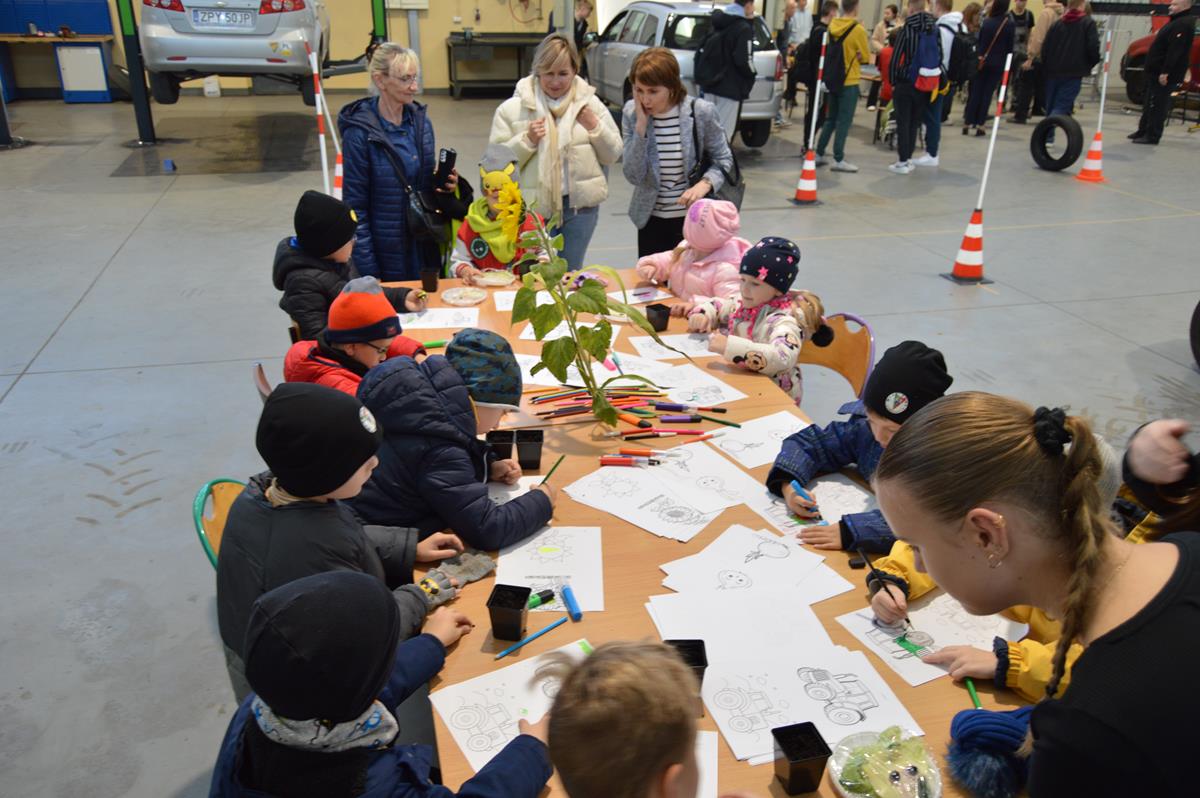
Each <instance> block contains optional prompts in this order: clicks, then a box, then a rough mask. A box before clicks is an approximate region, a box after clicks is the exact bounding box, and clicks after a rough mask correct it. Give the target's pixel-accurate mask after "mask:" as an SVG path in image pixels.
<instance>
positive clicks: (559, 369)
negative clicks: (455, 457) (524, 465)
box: [502, 209, 672, 426]
mask: <svg viewBox="0 0 1200 798" xmlns="http://www.w3.org/2000/svg"><path fill="white" fill-rule="evenodd" d="M502 213H503V211H502ZM525 213H527V211H526V210H524V209H522V210H521V212H520V216H519V217H518V219H517V221H516V223H515V224H516V226H517V229H519V228H520V225H521V222H522V221H523V220H524V214H525ZM531 215H532V217H533V220H534V223H535V224H536V229H534V230H529V231H526V232H525V233H522V234H521V237H520V240H519V243H520V245H521V247H523V248H524V249H526V250H527V251H531V252H536V251H538V250H541V251H542V252H544V253H545V254H546V256H548V257H544V258H540V259H539V260H538V261H537V262H536V263H533V265H531V266H530V268H529V271H528V272H526V273H525V274H524V275H523V276H522V278H521V281H522V285H521V288H519V289H518V290H517V296H516V299H515V300H514V301H513V309H512V322H513V323H514V324H515V323H517V322H519V321H525V320H526V319H528V320H529V321H530V323H531V324H532V325H533V332H534V336H535V337H536V338H537V340H539V341H544V339H545V337H546V336H547V335H549V334H550V332H551V331H552V330H554V329H555V328H556V327H558V326H559V325H560V324H562V323H564V322H565V323H566V326H567V333H568V334H567V336H565V337H561V338H555V339H554V340H551V341H545V343H544V344H543V345H542V356H541V359H540V360H539V361H538V362H537V364H536V365H535V366H534V367H533V373H534V374H537V373H538V372H539V371H541V370H542V369H546V370H548V371H549V372H550V373H551V374H553V375H554V378H555V379H556V380H558V381H559V382H562V383H566V382H567V371H568V369H569V368H570V367H571V366H572V365H573V366H575V368H576V370H577V371H578V372H579V378H580V380H582V381H583V387H584V388H585V389H586V390H587V392H588V395H589V396H590V397H591V399H592V414H593V415H594V416H595V417H596V419H598V420H599V421H601V422H602V423H604V424H608V425H609V426H616V424H617V410H616V408H614V407H613V406H612V405H611V404H609V402H608V398H607V397H606V395H605V389H606V388H607V387H608V386H609V385H610V384H611V383H613V382H616V381H618V380H626V381H628V380H635V381H639V382H643V383H647V384H650V385H653V383H652V382H651V381H650V380H648V379H646V378H645V377H639V376H638V375H636V374H624V375H621V376H616V377H611V378H609V379H607V380H604V381H603V382H600V381H598V380H597V379H596V377H595V375H594V374H593V373H592V363H594V362H595V363H603V362H604V361H605V360H607V359H608V357H609V355H610V354H611V352H612V341H613V327H612V323H611V322H610V321H609V320H608V318H607V316H609V315H612V314H618V313H619V314H622V315H624V316H625V317H626V318H628V319H629V321H630V323H632V324H634V325H636V326H637V327H638V328H639V329H641V330H642V331H644V332H645V333H646V334H647V335H649V336H651V337H652V338H653V339H654V340H655V341H657V342H658V343H660V344H662V343H663V341H662V339H661V338H659V337H658V333H657V332H655V330H654V328H653V327H651V326H650V322H649V321H648V320H647V319H646V316H645V314H643V313H642V312H641V311H640V310H638V309H637V308H636V307H634V306H633V305H630V304H629V303H628V302H618V301H616V300H614V299H613V298H612V297H610V296H609V295H608V293H607V290H606V287H605V285H604V283H602V282H600V281H599V280H594V279H591V278H588V279H585V280H584V281H583V283H582V284H581V285H580V286H579V287H578V288H576V289H575V290H569V286H568V285H567V283H566V282H565V281H564V279H563V278H564V277H565V276H566V275H567V262H566V261H565V260H564V259H563V258H561V257H560V256H559V254H558V252H559V250H560V249H562V245H563V237H562V235H557V236H553V237H551V235H550V233H549V231H548V229H547V225H546V223H545V222H544V221H543V220H542V219H541V217H540V216H538V215H537V214H531ZM506 218H507V217H506ZM551 224H553V222H551ZM527 257H532V256H527ZM587 271H595V272H600V273H602V274H605V275H608V276H609V277H610V278H611V279H612V280H613V282H614V283H615V284H616V285H619V286H620V287H621V296H622V297H624V298H628V297H627V296H626V294H625V284H624V282H623V281H622V280H621V277H620V275H618V274H617V272H616V271H615V270H613V269H611V268H609V267H607V266H588V267H587ZM541 292H545V293H546V294H548V295H549V296H550V298H551V299H552V300H553V303H552V304H541V305H539V304H538V301H537V299H538V296H537V295H538V294H539V293H541ZM581 316H591V317H594V318H595V321H593V322H590V323H585V322H584V321H583V320H582V319H581V318H580V317H581ZM663 345H664V346H666V344H663ZM668 348H672V347H668Z"/></svg>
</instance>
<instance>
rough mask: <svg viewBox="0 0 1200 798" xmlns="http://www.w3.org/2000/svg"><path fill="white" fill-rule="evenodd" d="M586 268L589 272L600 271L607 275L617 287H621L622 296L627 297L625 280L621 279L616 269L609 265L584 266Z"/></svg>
mask: <svg viewBox="0 0 1200 798" xmlns="http://www.w3.org/2000/svg"><path fill="white" fill-rule="evenodd" d="M586 270H587V271H589V272H600V273H601V274H606V275H608V276H609V277H610V278H611V279H612V281H613V282H614V283H616V285H617V287H618V288H620V289H621V295H622V297H624V298H626V299H628V297H627V296H625V281H624V280H622V279H621V275H620V274H618V273H617V271H616V269H613V268H612V267H610V266H600V265H595V266H588V267H586Z"/></svg>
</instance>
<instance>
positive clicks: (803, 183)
mask: <svg viewBox="0 0 1200 798" xmlns="http://www.w3.org/2000/svg"><path fill="white" fill-rule="evenodd" d="M792 204H793V205H820V204H821V201H820V200H819V199H817V154H816V153H815V152H813V151H812V150H809V151H808V152H806V153H804V167H803V168H801V170H800V182H799V183H797V184H796V196H795V197H793V198H792Z"/></svg>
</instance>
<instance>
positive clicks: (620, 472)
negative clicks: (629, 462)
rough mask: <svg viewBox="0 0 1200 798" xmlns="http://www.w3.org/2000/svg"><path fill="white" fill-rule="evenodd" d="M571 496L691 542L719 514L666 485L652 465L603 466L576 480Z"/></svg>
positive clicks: (650, 529) (661, 533)
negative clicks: (699, 507) (689, 501)
mask: <svg viewBox="0 0 1200 798" xmlns="http://www.w3.org/2000/svg"><path fill="white" fill-rule="evenodd" d="M564 490H566V492H567V495H568V496H570V497H571V498H572V499H574V500H575V501H577V502H579V503H580V504H586V505H587V506H589V507H594V508H596V509H597V510H603V511H605V512H607V513H611V514H613V515H615V516H617V517H618V518H623V519H625V520H626V521H628V522H629V523H631V524H633V525H634V526H639V527H641V528H642V529H644V530H646V531H647V532H650V533H652V534H655V535H658V536H659V537H664V538H673V539H675V540H680V541H684V542H686V541H689V540H691V539H692V538H693V537H695V536H696V535H697V534H699V532H700V531H701V530H702V529H704V527H706V526H708V525H709V523H711V522H712V520H713V519H714V518H716V517H717V513H707V514H706V513H702V512H700V511H699V510H697V509H696V508H695V507H691V506H689V505H688V504H687V503H686V502H684V501H683V500H681V499H680V498H678V497H677V496H676V495H675V494H674V493H673V492H671V491H669V490H667V489H666V488H664V487H663V486H662V485H661V484H660V482H659V480H658V479H657V478H656V477H655V476H654V474H652V473H651V469H650V468H628V467H625V466H602V467H600V468H598V469H597V470H595V471H593V472H592V473H590V474H588V475H587V476H584V477H581V478H580V479H578V480H576V481H575V482H572V483H571V484H570V485H568V486H567V487H566V488H564Z"/></svg>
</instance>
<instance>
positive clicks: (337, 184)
mask: <svg viewBox="0 0 1200 798" xmlns="http://www.w3.org/2000/svg"><path fill="white" fill-rule="evenodd" d="M333 198H334V199H341V198H342V154H341V153H340V152H339V153H338V154H337V159H336V160H335V161H334V164H333Z"/></svg>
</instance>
